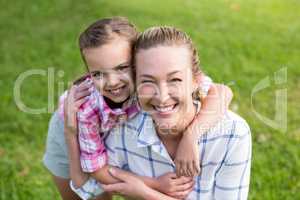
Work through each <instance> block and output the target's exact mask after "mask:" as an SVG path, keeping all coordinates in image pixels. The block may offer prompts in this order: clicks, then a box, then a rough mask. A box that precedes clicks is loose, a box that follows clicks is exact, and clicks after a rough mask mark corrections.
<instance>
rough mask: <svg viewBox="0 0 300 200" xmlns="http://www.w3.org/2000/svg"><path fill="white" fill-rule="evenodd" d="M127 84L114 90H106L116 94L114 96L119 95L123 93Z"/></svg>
mask: <svg viewBox="0 0 300 200" xmlns="http://www.w3.org/2000/svg"><path fill="white" fill-rule="evenodd" d="M125 88H126V85H124V86H122V87H119V88H116V89H112V90H106V92H109V93H110V94H112V95H114V96H118V95H121V94H122V92H123V91H124V90H125Z"/></svg>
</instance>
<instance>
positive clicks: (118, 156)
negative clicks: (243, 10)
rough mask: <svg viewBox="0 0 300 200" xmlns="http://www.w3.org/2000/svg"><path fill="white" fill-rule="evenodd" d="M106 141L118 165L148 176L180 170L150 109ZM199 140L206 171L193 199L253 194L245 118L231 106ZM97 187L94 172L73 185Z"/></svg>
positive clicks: (92, 189)
mask: <svg viewBox="0 0 300 200" xmlns="http://www.w3.org/2000/svg"><path fill="white" fill-rule="evenodd" d="M105 143H106V148H107V150H108V157H109V164H110V165H112V166H116V167H119V168H122V169H125V170H128V171H131V172H133V173H135V174H138V175H141V176H148V177H158V176H161V175H163V174H165V173H167V172H175V164H174V162H173V160H172V159H171V158H170V156H169V154H168V152H167V150H166V148H165V146H164V145H163V143H162V142H161V140H160V139H159V137H158V136H157V134H156V131H155V128H154V124H153V120H152V119H151V117H150V116H149V115H148V114H147V113H145V112H140V113H139V114H137V116H136V117H134V118H133V119H132V120H130V121H128V122H126V123H124V124H123V125H120V126H119V127H117V128H115V129H113V130H112V132H111V133H110V134H109V135H108V136H107V138H106V140H105ZM198 145H199V153H200V162H201V169H202V171H201V174H200V175H199V176H197V177H195V186H194V190H193V191H192V192H191V193H190V194H189V196H188V197H187V199H195V200H196V199H197V200H211V199H228V200H235V199H238V200H243V199H247V195H248V190H249V182H250V166H251V133H250V129H249V126H248V125H247V123H246V122H245V120H243V119H242V118H241V117H239V116H238V115H236V114H234V113H232V112H228V113H227V114H226V116H225V117H224V118H223V119H222V120H221V121H220V122H219V123H218V125H216V126H215V127H214V128H212V129H211V130H210V131H209V132H207V133H206V134H204V135H202V137H201V138H200V139H199V141H198ZM93 182H94V184H93ZM71 186H72V184H71ZM84 187H85V188H84ZM97 187H98V184H96V182H95V181H94V180H93V179H92V178H91V179H90V180H89V181H88V182H87V183H86V184H85V185H84V186H83V187H82V188H79V189H74V187H73V189H74V191H75V192H77V193H78V194H79V195H80V196H82V197H83V196H84V195H86V196H87V197H88V198H89V197H90V196H89V195H88V194H91V193H95V191H96V190H97V191H98V192H99V191H101V189H99V187H98V188H97ZM96 188H97V189H96ZM100 193H101V192H100ZM88 198H84V199H88Z"/></svg>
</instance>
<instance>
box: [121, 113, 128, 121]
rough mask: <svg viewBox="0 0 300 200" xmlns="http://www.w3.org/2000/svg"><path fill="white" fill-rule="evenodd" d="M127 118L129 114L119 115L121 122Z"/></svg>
mask: <svg viewBox="0 0 300 200" xmlns="http://www.w3.org/2000/svg"><path fill="white" fill-rule="evenodd" d="M126 120H127V115H126V114H122V115H120V116H119V122H125V121H126Z"/></svg>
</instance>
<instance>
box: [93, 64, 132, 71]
mask: <svg viewBox="0 0 300 200" xmlns="http://www.w3.org/2000/svg"><path fill="white" fill-rule="evenodd" d="M124 66H130V62H124V63H121V64H119V65H117V66H115V67H113V68H112V69H109V70H103V71H110V70H116V69H119V68H120V67H124ZM103 71H102V70H94V71H91V72H90V73H95V72H103Z"/></svg>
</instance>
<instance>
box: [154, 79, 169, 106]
mask: <svg viewBox="0 0 300 200" xmlns="http://www.w3.org/2000/svg"><path fill="white" fill-rule="evenodd" d="M156 96H157V100H159V101H160V103H164V102H166V101H167V100H168V99H169V97H170V95H169V88H168V86H167V84H165V83H163V84H160V86H159V88H158V91H157V93H156Z"/></svg>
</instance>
